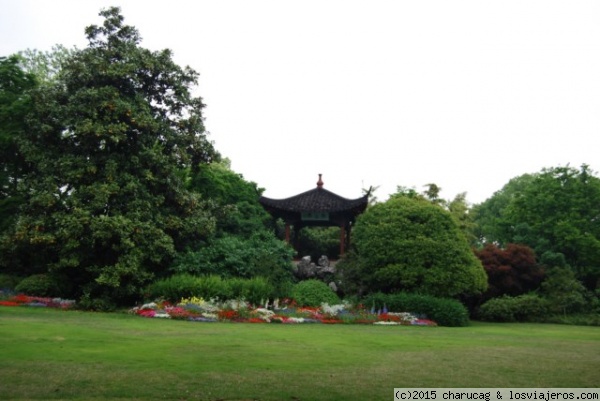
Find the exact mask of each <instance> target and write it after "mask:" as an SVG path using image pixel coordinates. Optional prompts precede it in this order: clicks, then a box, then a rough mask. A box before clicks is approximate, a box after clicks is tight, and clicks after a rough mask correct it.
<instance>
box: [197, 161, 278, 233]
mask: <svg viewBox="0 0 600 401" xmlns="http://www.w3.org/2000/svg"><path fill="white" fill-rule="evenodd" d="M229 164H230V163H229V160H228V159H225V160H223V161H221V162H213V163H210V164H201V165H200V166H198V169H197V170H196V171H195V172H193V173H192V174H191V176H190V179H189V185H188V188H189V189H190V190H192V191H194V192H197V193H200V194H201V195H202V196H203V197H204V198H206V199H211V200H212V201H213V202H215V204H216V205H217V206H218V208H219V214H218V217H219V219H218V221H217V235H221V234H223V233H228V234H233V235H238V236H241V237H243V238H250V237H251V236H252V235H253V234H254V233H256V232H257V231H261V230H264V229H266V228H272V227H269V223H270V222H271V216H270V215H269V214H268V213H267V211H266V210H265V209H264V208H263V207H262V205H261V204H260V203H259V202H258V200H259V198H260V196H261V194H262V192H263V191H264V190H263V189H262V188H259V187H258V185H257V184H256V183H254V182H250V181H246V180H245V179H244V177H243V176H242V175H241V174H237V173H236V172H235V171H233V170H231V168H230V166H229Z"/></svg>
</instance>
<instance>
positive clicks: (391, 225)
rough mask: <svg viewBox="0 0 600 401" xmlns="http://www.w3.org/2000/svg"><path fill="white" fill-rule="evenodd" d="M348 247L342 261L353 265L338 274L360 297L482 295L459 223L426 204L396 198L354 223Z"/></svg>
mask: <svg viewBox="0 0 600 401" xmlns="http://www.w3.org/2000/svg"><path fill="white" fill-rule="evenodd" d="M352 244H353V245H352V246H353V249H352V251H353V252H349V253H348V255H347V257H346V259H348V258H350V259H354V260H352V261H351V263H349V262H346V263H347V264H349V265H350V267H351V269H349V270H350V271H349V272H348V274H346V271H344V272H343V274H344V277H345V280H346V281H354V285H355V286H356V287H358V288H360V289H361V290H362V292H363V293H374V292H379V291H381V292H384V293H395V292H401V291H404V292H412V293H421V294H429V295H433V296H436V297H447V298H455V297H457V296H460V295H468V294H479V293H481V292H483V291H485V290H486V289H487V275H486V273H485V270H484V269H483V265H482V264H481V262H480V261H479V259H477V257H476V256H475V254H474V253H473V251H472V250H471V247H470V246H469V243H468V242H467V240H466V239H465V237H464V234H463V233H462V231H461V230H460V227H459V225H458V223H457V222H456V221H455V219H454V218H453V217H452V215H451V214H450V213H449V212H448V211H446V210H444V209H443V208H441V207H439V206H438V205H435V204H433V203H431V202H429V201H427V200H424V199H418V198H409V197H406V196H401V195H397V196H392V197H391V198H390V199H389V200H388V201H386V202H383V203H379V204H376V205H374V206H373V207H371V208H369V209H367V211H366V212H365V213H363V214H361V215H360V216H358V218H357V219H356V224H355V226H354V227H353V229H352ZM347 264H342V266H339V267H340V269H342V268H343V267H345V266H347ZM351 284H352V283H351Z"/></svg>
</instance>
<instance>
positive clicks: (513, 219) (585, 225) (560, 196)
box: [476, 165, 600, 289]
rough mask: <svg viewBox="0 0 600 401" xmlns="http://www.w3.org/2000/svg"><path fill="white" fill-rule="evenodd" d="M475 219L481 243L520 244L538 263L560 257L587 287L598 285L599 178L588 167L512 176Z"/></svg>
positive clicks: (484, 204) (599, 271)
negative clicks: (539, 260)
mask: <svg viewBox="0 0 600 401" xmlns="http://www.w3.org/2000/svg"><path fill="white" fill-rule="evenodd" d="M476 215H477V217H476V222H477V223H478V224H479V226H480V230H481V232H480V238H481V239H482V240H483V241H485V242H497V243H498V244H500V245H503V244H506V243H509V242H512V243H521V244H525V245H527V246H529V247H531V248H533V249H534V250H535V253H536V254H537V255H540V258H541V260H542V261H545V260H554V261H556V260H559V259H563V260H564V261H565V262H566V264H567V265H569V266H570V267H571V268H573V269H574V271H575V272H576V275H577V277H578V278H579V279H581V280H583V281H584V283H585V284H586V286H587V287H588V288H590V289H593V288H595V287H597V286H598V280H599V279H600V179H599V178H598V177H596V176H594V174H593V172H592V171H590V169H589V167H588V166H586V165H583V166H581V168H580V169H579V170H578V169H575V168H572V167H568V166H567V167H554V168H548V169H543V170H542V171H541V172H539V173H537V174H534V175H525V176H521V177H517V178H515V179H513V180H511V181H510V182H509V183H508V184H507V185H506V186H505V187H504V188H503V190H502V191H499V192H498V193H496V194H494V196H493V197H492V198H490V199H488V200H487V201H486V202H484V203H483V204H482V205H480V206H478V207H477V208H476ZM549 267H552V266H551V265H550V266H549Z"/></svg>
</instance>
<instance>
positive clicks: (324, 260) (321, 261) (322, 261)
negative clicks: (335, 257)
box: [317, 255, 329, 267]
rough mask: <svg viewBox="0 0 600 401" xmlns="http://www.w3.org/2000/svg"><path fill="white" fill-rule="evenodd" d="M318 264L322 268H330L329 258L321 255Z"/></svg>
mask: <svg viewBox="0 0 600 401" xmlns="http://www.w3.org/2000/svg"><path fill="white" fill-rule="evenodd" d="M317 264H318V265H319V266H321V267H329V259H328V258H327V256H325V255H321V257H320V258H319V260H318V261H317Z"/></svg>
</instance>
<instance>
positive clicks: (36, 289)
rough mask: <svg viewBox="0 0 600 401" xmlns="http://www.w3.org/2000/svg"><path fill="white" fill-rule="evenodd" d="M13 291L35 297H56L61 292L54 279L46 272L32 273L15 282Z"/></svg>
mask: <svg viewBox="0 0 600 401" xmlns="http://www.w3.org/2000/svg"><path fill="white" fill-rule="evenodd" d="M15 291H16V292H18V293H22V294H27V295H33V296H37V297H58V296H60V295H61V292H62V291H61V289H60V286H59V285H58V283H57V282H56V280H55V279H54V278H53V277H51V276H49V275H47V274H34V275H33V276H29V277H26V278H24V279H23V280H22V281H21V282H20V283H19V284H17V286H16V287H15Z"/></svg>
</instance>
